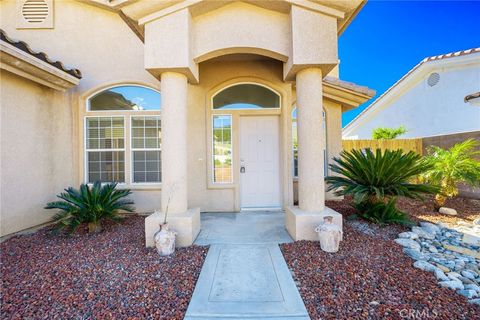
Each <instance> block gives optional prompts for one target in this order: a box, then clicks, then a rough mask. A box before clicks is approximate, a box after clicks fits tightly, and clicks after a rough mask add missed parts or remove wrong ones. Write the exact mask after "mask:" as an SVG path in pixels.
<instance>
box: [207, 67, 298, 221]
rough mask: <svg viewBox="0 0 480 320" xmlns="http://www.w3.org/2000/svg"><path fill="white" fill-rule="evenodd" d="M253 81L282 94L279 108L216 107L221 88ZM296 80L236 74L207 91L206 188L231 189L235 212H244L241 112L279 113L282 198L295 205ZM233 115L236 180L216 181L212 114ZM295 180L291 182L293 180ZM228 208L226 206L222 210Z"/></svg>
mask: <svg viewBox="0 0 480 320" xmlns="http://www.w3.org/2000/svg"><path fill="white" fill-rule="evenodd" d="M241 83H250V84H258V85H260V86H264V87H267V88H268V89H270V90H272V91H274V92H276V93H277V94H278V95H279V96H280V108H279V109H262V110H225V109H220V110H214V109H213V97H214V96H215V95H216V94H217V93H218V92H220V91H221V90H223V89H225V88H227V87H230V86H232V85H235V84H241ZM292 95H293V93H292V84H291V83H288V82H283V81H282V80H275V82H270V81H267V80H264V79H262V78H257V77H252V76H244V77H235V78H231V79H230V80H227V81H224V82H222V83H220V84H217V85H215V86H213V87H211V88H210V89H208V90H207V93H206V95H205V130H206V132H205V137H206V140H205V148H206V161H205V164H206V175H205V180H206V181H205V183H206V192H211V190H224V191H230V192H231V195H232V198H233V203H232V207H231V209H229V210H230V211H232V212H240V211H241V205H240V196H241V195H240V180H239V179H240V152H239V143H240V137H239V131H238V130H239V125H240V117H241V116H274V115H275V116H278V117H279V144H280V145H279V152H280V154H279V157H280V158H279V161H280V166H279V167H280V198H281V199H280V201H281V205H282V208H283V209H284V208H285V207H286V206H289V205H293V170H292V168H293V144H292V128H291V127H292V125H291V124H292V123H291V121H292V118H291V112H292V101H293V98H292ZM226 114H230V115H232V148H233V151H232V152H233V158H232V170H233V171H232V175H233V182H232V183H222V184H219V183H213V161H212V153H213V152H212V137H213V131H212V130H213V127H212V117H213V115H226ZM290 182H291V183H290ZM222 211H225V210H222Z"/></svg>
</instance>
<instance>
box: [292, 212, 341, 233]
mask: <svg viewBox="0 0 480 320" xmlns="http://www.w3.org/2000/svg"><path fill="white" fill-rule="evenodd" d="M326 216H332V217H333V223H334V224H336V225H338V226H339V227H340V228H342V225H343V219H342V215H341V214H340V213H338V212H336V211H334V210H332V209H330V208H328V207H325V209H323V210H322V211H304V210H301V209H300V208H299V207H297V206H290V207H287V208H286V210H285V228H286V229H287V231H288V233H289V234H290V236H291V237H292V238H293V240H295V241H297V240H318V234H317V233H316V232H315V228H316V227H317V226H318V225H319V224H320V223H322V222H323V218H324V217H326Z"/></svg>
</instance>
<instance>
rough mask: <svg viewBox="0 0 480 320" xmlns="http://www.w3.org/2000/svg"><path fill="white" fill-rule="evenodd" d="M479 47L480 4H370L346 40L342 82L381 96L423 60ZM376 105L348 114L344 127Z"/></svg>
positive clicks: (341, 51)
mask: <svg viewBox="0 0 480 320" xmlns="http://www.w3.org/2000/svg"><path fill="white" fill-rule="evenodd" d="M474 47H480V1H470V2H467V1H372V0H370V1H369V2H368V3H367V4H366V5H365V7H364V8H363V9H362V11H360V13H359V14H358V16H357V17H356V18H355V20H354V21H353V22H352V23H351V24H350V26H349V27H348V28H347V29H346V30H345V31H344V33H343V34H342V35H341V36H340V39H339V57H340V60H341V63H340V77H341V79H343V80H346V81H352V82H355V83H357V84H361V85H365V86H368V87H370V88H372V89H375V90H376V91H377V96H378V95H380V94H382V93H383V92H384V91H385V90H387V89H388V88H389V87H390V86H391V85H392V84H394V83H395V82H396V81H397V80H398V79H400V78H401V77H402V76H403V75H404V74H405V73H407V72H408V71H409V70H410V69H411V68H413V67H414V66H415V65H416V64H417V63H419V62H420V61H421V60H423V58H425V57H429V56H433V55H439V54H444V53H449V52H454V51H459V50H465V49H470V48H474ZM377 96H376V97H377ZM373 100H374V99H372V100H370V101H368V102H367V103H365V104H363V105H362V106H360V107H359V108H357V109H355V110H352V111H349V112H346V113H344V114H343V119H342V120H343V121H342V122H343V126H345V125H346V124H347V123H348V122H350V121H351V120H352V119H353V118H354V117H355V116H356V115H357V114H358V113H360V111H362V110H363V109H364V108H366V107H367V106H368V105H369V104H370V103H371V102H372V101H373Z"/></svg>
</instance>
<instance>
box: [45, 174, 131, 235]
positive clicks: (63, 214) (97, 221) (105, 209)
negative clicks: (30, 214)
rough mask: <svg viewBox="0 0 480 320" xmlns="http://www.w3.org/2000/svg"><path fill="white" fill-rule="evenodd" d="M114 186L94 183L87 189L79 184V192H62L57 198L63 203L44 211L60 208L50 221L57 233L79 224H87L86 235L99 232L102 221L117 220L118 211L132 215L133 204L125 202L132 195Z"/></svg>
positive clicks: (51, 204) (72, 228)
mask: <svg viewBox="0 0 480 320" xmlns="http://www.w3.org/2000/svg"><path fill="white" fill-rule="evenodd" d="M116 187H117V184H116V183H109V184H104V185H102V184H101V183H100V182H95V183H94V184H93V186H91V187H89V186H88V185H86V184H82V185H80V189H79V190H77V189H75V188H72V187H70V188H68V189H65V192H62V193H61V194H60V195H58V196H57V197H58V198H60V199H62V201H55V202H50V203H48V204H47V206H46V207H45V209H60V211H59V212H58V213H57V214H55V216H54V217H53V218H52V222H54V224H55V225H56V227H57V228H58V229H60V230H66V231H68V232H72V231H74V230H75V229H77V228H78V226H80V225H81V224H82V223H88V229H89V232H99V231H100V230H101V222H102V221H103V220H113V221H118V220H120V219H121V218H122V217H121V216H120V215H119V213H120V212H121V211H124V212H133V210H134V209H133V207H132V206H131V204H133V202H132V201H130V200H128V199H125V198H126V197H127V196H128V195H130V194H131V191H130V190H128V189H124V190H118V189H116Z"/></svg>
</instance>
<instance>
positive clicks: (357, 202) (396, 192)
mask: <svg viewBox="0 0 480 320" xmlns="http://www.w3.org/2000/svg"><path fill="white" fill-rule="evenodd" d="M430 167H431V166H430V164H428V163H425V162H422V161H421V156H420V155H418V154H416V153H414V152H412V151H410V152H408V153H404V152H403V151H402V150H385V151H383V152H382V150H380V149H377V150H376V151H375V152H373V151H372V150H371V149H365V150H351V151H343V152H342V153H341V157H340V158H334V163H332V164H330V169H331V171H332V172H334V173H335V174H337V175H335V176H329V177H327V178H326V181H327V183H328V191H334V193H335V194H336V195H338V196H344V195H351V196H353V200H354V206H355V207H356V208H357V210H361V211H363V212H360V213H361V215H362V216H363V217H365V216H366V215H369V212H370V213H371V212H374V211H377V212H378V210H379V208H383V210H391V209H389V208H391V207H392V206H393V207H395V201H393V202H391V201H392V199H395V198H396V197H398V196H404V197H408V198H414V199H421V198H422V196H423V194H428V193H434V192H436V191H437V188H436V187H434V186H431V185H428V184H419V183H415V181H414V180H415V177H417V176H418V175H420V174H422V173H424V172H426V171H427V170H428V169H430ZM379 204H381V205H383V206H379ZM375 206H376V208H375V209H373V208H374V207H375ZM370 209H371V210H374V211H369V210H370ZM378 216H379V217H382V215H381V214H380V215H378ZM399 216H401V215H400V214H399ZM387 220H388V219H387Z"/></svg>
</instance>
